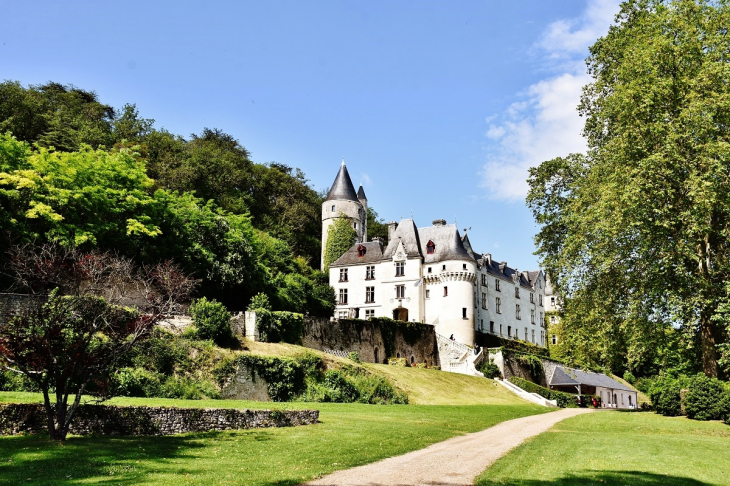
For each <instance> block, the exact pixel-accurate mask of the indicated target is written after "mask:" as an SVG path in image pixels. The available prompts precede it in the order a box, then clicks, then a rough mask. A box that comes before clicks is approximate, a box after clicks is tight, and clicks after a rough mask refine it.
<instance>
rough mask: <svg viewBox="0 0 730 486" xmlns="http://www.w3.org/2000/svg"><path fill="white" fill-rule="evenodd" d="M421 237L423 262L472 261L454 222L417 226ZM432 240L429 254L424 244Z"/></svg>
mask: <svg viewBox="0 0 730 486" xmlns="http://www.w3.org/2000/svg"><path fill="white" fill-rule="evenodd" d="M418 233H419V236H420V238H421V244H422V245H423V246H422V254H423V263H436V262H442V261H446V260H464V261H468V262H474V258H473V257H472V256H470V255H469V252H468V251H467V250H466V248H464V244H463V242H462V239H461V236H460V235H459V230H458V228H457V227H456V225H455V224H445V225H443V226H427V227H425V228H418ZM429 241H433V243H434V245H435V246H434V249H433V254H431V255H429V254H428V250H427V248H426V245H428V242H429Z"/></svg>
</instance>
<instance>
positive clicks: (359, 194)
mask: <svg viewBox="0 0 730 486" xmlns="http://www.w3.org/2000/svg"><path fill="white" fill-rule="evenodd" d="M357 198H358V199H366V200H367V196H366V195H365V189H363V188H362V184H360V189H358V190H357Z"/></svg>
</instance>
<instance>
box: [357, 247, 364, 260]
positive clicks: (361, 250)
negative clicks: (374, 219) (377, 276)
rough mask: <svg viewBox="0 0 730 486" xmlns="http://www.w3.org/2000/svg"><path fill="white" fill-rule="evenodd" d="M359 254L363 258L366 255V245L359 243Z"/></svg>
mask: <svg viewBox="0 0 730 486" xmlns="http://www.w3.org/2000/svg"><path fill="white" fill-rule="evenodd" d="M357 256H358V257H359V258H362V257H364V256H365V247H364V246H362V245H358V247H357Z"/></svg>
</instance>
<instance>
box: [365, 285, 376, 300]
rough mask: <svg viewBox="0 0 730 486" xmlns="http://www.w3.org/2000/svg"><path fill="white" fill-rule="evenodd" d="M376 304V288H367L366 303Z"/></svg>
mask: <svg viewBox="0 0 730 486" xmlns="http://www.w3.org/2000/svg"><path fill="white" fill-rule="evenodd" d="M373 302H375V287H365V303H366V304H372V303H373Z"/></svg>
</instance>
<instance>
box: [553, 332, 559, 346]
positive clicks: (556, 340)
mask: <svg viewBox="0 0 730 486" xmlns="http://www.w3.org/2000/svg"><path fill="white" fill-rule="evenodd" d="M553 344H558V335H557V334H553Z"/></svg>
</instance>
